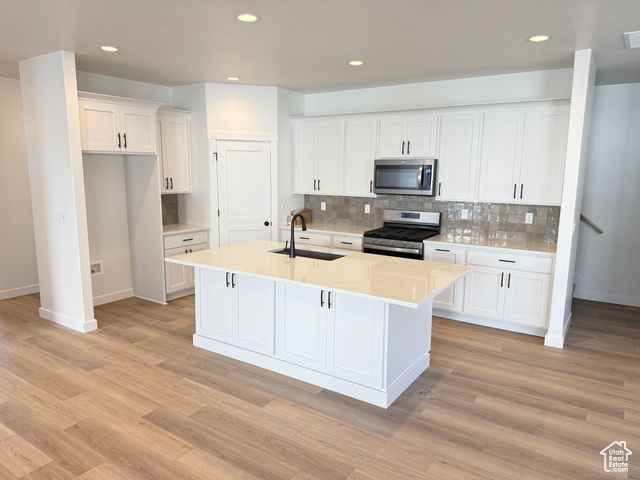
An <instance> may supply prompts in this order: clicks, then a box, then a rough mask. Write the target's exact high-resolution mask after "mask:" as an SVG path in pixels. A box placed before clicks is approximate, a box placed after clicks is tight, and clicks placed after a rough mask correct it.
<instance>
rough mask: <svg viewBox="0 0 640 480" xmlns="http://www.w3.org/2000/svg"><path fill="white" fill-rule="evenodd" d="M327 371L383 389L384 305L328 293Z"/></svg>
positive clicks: (373, 301) (361, 383) (378, 302)
mask: <svg viewBox="0 0 640 480" xmlns="http://www.w3.org/2000/svg"><path fill="white" fill-rule="evenodd" d="M328 295H329V296H328V299H327V301H328V302H329V303H328V310H327V311H328V312H329V316H328V319H329V322H328V332H329V334H328V339H327V340H328V341H327V357H328V361H327V372H328V373H329V374H332V375H335V376H337V377H340V378H344V379H345V380H351V381H352V382H355V383H359V384H360V385H366V386H368V387H373V388H381V387H382V374H383V365H384V363H383V361H384V324H385V309H384V303H383V302H380V301H375V300H370V299H366V298H361V297H355V296H353V295H345V294H334V293H333V292H329V294H328Z"/></svg>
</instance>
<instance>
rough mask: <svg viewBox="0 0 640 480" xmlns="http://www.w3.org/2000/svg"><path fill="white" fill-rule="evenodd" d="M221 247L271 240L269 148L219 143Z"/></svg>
mask: <svg viewBox="0 0 640 480" xmlns="http://www.w3.org/2000/svg"><path fill="white" fill-rule="evenodd" d="M216 148H217V152H218V197H219V198H218V200H219V207H220V217H219V225H220V246H225V245H233V244H235V243H242V242H249V241H251V240H271V226H270V225H271V145H270V144H269V142H240V141H226V140H225V141H218V142H217V146H216Z"/></svg>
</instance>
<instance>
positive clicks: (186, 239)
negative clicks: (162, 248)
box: [182, 238, 193, 242]
mask: <svg viewBox="0 0 640 480" xmlns="http://www.w3.org/2000/svg"><path fill="white" fill-rule="evenodd" d="M192 240H193V238H183V239H182V241H183V242H190V241H192Z"/></svg>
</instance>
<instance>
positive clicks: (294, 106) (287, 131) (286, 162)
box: [277, 88, 304, 225]
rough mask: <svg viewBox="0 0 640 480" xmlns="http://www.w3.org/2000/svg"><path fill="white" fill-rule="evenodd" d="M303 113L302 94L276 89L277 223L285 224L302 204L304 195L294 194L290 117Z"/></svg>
mask: <svg viewBox="0 0 640 480" xmlns="http://www.w3.org/2000/svg"><path fill="white" fill-rule="evenodd" d="M302 114H304V95H302V94H301V93H296V92H292V91H290V90H285V89H283V88H279V89H278V223H277V225H285V224H286V223H287V215H289V213H290V212H291V210H297V209H298V208H301V207H303V206H304V195H294V194H293V187H294V166H293V155H292V153H293V132H292V128H291V117H292V116H296V115H302Z"/></svg>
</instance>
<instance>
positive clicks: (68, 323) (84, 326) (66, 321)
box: [38, 308, 98, 333]
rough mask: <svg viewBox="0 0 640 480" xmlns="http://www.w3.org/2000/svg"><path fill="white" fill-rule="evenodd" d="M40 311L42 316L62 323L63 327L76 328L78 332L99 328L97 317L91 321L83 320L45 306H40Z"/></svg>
mask: <svg viewBox="0 0 640 480" xmlns="http://www.w3.org/2000/svg"><path fill="white" fill-rule="evenodd" d="M38 313H39V315H40V317H42V318H44V319H45V320H50V321H52V322H53V323H57V324H59V325H62V326H63V327H67V328H70V329H71V330H75V331H77V332H82V333H86V332H91V331H92V330H96V329H97V328H98V322H97V321H96V319H95V318H94V319H92V320H89V321H82V320H78V319H76V318H72V317H69V316H67V315H63V314H61V313H57V312H52V311H51V310H47V309H45V308H40V310H39V311H38Z"/></svg>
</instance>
